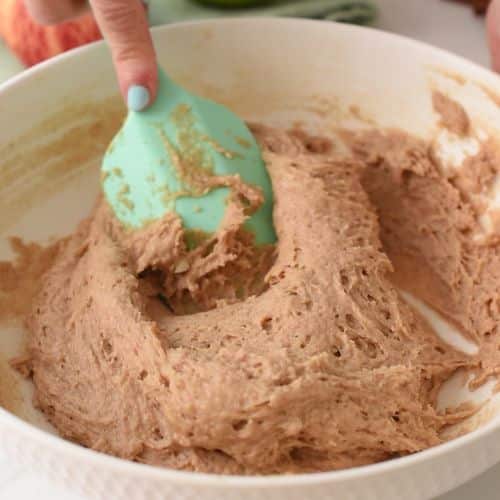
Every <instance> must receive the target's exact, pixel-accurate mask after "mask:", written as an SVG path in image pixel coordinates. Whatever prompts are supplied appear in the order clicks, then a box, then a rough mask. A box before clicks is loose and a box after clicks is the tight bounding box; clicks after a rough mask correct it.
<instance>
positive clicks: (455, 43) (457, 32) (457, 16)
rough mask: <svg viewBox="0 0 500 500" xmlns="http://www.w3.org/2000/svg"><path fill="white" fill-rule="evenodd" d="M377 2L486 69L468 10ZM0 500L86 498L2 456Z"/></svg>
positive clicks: (490, 482)
mask: <svg viewBox="0 0 500 500" xmlns="http://www.w3.org/2000/svg"><path fill="white" fill-rule="evenodd" d="M0 1H2V0H0ZM377 3H378V4H379V5H380V8H381V16H380V18H379V21H378V22H377V26H378V27H379V28H382V29H385V30H388V31H393V32H396V33H401V34H404V35H407V36H410V37H412V38H416V39H419V40H423V41H426V42H428V43H431V44H434V45H437V46H439V47H442V48H444V49H448V50H451V51H453V52H456V53H458V54H460V55H463V56H465V57H467V58H468V59H471V60H473V61H476V62H478V63H479V64H482V65H488V61H489V57H488V52H487V49H486V43H485V32H484V21H483V20H482V19H480V18H476V17H475V16H474V15H473V14H472V13H471V10H470V9H468V8H466V7H464V6H462V5H458V4H457V5H455V4H454V3H453V2H448V1H446V0H377ZM19 67H20V66H19V64H18V63H17V62H16V61H15V59H14V58H13V57H12V56H11V55H10V54H9V53H8V52H7V50H6V49H5V47H3V46H2V44H1V42H0V81H2V80H3V79H5V78H7V77H9V76H11V75H13V74H15V73H16V72H17V71H18V70H19ZM499 492H500V465H498V466H496V467H494V468H493V469H491V470H490V471H488V472H486V473H485V474H483V475H482V476H480V477H479V478H477V479H475V480H474V481H471V482H470V483H468V484H466V485H465V486H463V487H462V488H459V489H458V490H455V491H452V492H450V493H448V494H446V495H444V496H442V497H440V498H439V499H436V500H471V499H478V500H498V498H499V497H500V493H499ZM0 500H91V499H89V498H85V497H82V496H79V495H76V494H74V493H72V492H70V491H66V490H64V489H62V488H61V487H60V486H59V485H57V484H52V483H50V482H48V480H46V479H45V478H43V477H38V476H36V475H33V474H30V473H28V472H25V471H24V470H23V469H20V468H18V467H16V466H14V465H12V464H10V463H9V461H8V457H2V456H0ZM110 500H112V499H110ZM200 500H202V499H200Z"/></svg>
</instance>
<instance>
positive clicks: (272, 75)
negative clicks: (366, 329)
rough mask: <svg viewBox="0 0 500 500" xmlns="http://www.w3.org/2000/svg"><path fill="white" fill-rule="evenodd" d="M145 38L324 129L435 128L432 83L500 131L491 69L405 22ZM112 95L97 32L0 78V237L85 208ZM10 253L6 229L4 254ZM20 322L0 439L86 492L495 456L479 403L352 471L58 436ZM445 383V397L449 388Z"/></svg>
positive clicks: (276, 24)
mask: <svg viewBox="0 0 500 500" xmlns="http://www.w3.org/2000/svg"><path fill="white" fill-rule="evenodd" d="M154 39H155V42H156V45H157V48H158V53H159V57H160V61H161V64H162V65H164V67H165V68H166V69H167V70H168V71H169V72H170V73H171V74H172V75H173V76H174V77H176V78H177V79H178V80H179V81H180V82H182V83H184V84H185V85H187V86H188V87H191V88H192V89H194V90H197V91H199V92H201V93H205V94H208V95H210V96H212V97H214V98H217V99H219V100H220V101H223V102H225V103H226V104H228V105H230V106H232V107H233V109H234V110H235V111H237V112H239V113H240V114H242V115H243V116H245V117H246V118H250V119H252V120H259V121H274V122H282V123H288V124H290V123H291V122H292V121H294V120H302V121H303V122H305V123H307V124H309V126H316V127H320V128H321V129H322V130H323V131H329V130H333V128H334V127H336V126H339V125H342V126H345V125H348V126H354V125H355V126H366V125H367V124H370V123H378V124H380V125H382V126H392V127H400V128H403V129H405V130H407V131H409V132H412V133H416V134H419V135H421V136H424V137H431V136H432V134H434V133H435V132H436V123H437V117H436V115H435V114H434V113H433V110H432V104H431V98H430V96H431V91H432V89H433V88H440V89H442V90H444V91H447V92H451V93H453V95H454V97H456V98H457V99H458V100H459V101H460V102H462V103H463V105H464V107H465V108H466V109H467V111H468V112H469V114H470V115H471V119H472V120H473V121H474V123H480V124H481V127H483V128H484V130H487V131H493V132H495V133H499V134H500V130H498V128H499V127H500V112H499V108H498V104H497V102H500V100H496V98H495V95H494V93H492V92H491V90H489V89H494V88H495V87H498V88H499V89H500V80H499V79H498V78H497V77H496V76H495V75H493V74H492V73H490V72H488V71H486V70H484V69H481V68H479V67H477V66H475V65H473V64H471V63H469V62H467V61H464V60H462V59H460V58H457V57H455V56H453V55H450V54H448V53H445V52H442V51H439V50H437V49H434V48H432V47H429V46H426V45H423V44H420V43H416V42H413V41H410V40H406V39H404V38H401V37H397V36H393V35H389V34H385V33H381V32H377V31H374V30H369V29H362V28H357V27H352V26H344V25H335V24H332V23H324V22H312V21H299V20H277V19H260V20H256V19H255V20H254V19H246V20H226V21H210V22H200V23H188V24H183V25H176V26H169V27H164V28H160V29H156V30H154ZM116 94H117V87H116V84H115V78H114V74H113V70H112V68H111V65H110V59H109V56H108V52H107V50H106V47H105V45H104V44H102V43H98V44H95V45H92V46H89V47H85V48H82V49H79V50H76V51H74V52H72V53H70V54H66V55H63V56H61V57H58V58H56V59H54V60H51V61H49V62H47V63H45V64H42V65H40V66H38V67H36V68H34V69H31V70H30V71H27V72H25V73H23V74H22V75H21V76H19V77H17V78H15V79H13V80H11V81H9V82H7V83H6V84H4V85H3V86H1V87H0V234H1V235H2V236H7V235H9V234H18V235H21V236H23V237H24V238H26V239H27V240H41V241H43V240H46V239H47V238H48V237H49V236H52V235H54V234H64V233H67V232H69V231H70V230H71V229H72V228H74V226H75V224H76V223H77V222H78V221H79V220H80V219H81V218H82V217H83V216H84V215H86V214H87V213H88V211H89V209H90V206H91V204H92V202H93V200H94V198H95V195H96V193H97V190H98V170H97V168H98V165H99V159H100V156H101V154H102V152H103V149H104V147H105V145H106V143H107V141H108V140H109V138H110V137H111V135H112V134H113V132H114V131H115V130H116V127H117V124H118V122H119V119H120V116H121V113H122V112H123V110H122V109H121V104H120V101H119V99H117V97H116ZM495 101H496V102H495ZM354 105H355V106H358V108H359V109H355V108H352V106H354ZM2 239H4V238H2ZM9 255H10V254H9V249H8V245H7V244H6V243H4V242H2V243H1V246H0V257H2V258H3V257H7V256H9ZM22 334H23V332H22V329H21V328H20V327H19V326H18V325H16V324H9V325H5V326H2V329H1V333H0V354H1V356H0V401H1V402H2V405H3V406H4V407H5V408H7V409H8V410H9V411H7V410H3V409H0V449H1V451H2V452H6V453H7V454H8V456H9V457H10V458H11V459H12V461H19V462H21V463H22V464H24V465H25V466H31V467H33V468H35V469H37V470H38V471H45V472H46V473H48V474H50V475H51V476H53V477H55V478H56V479H57V480H59V481H62V482H64V483H65V484H66V485H67V486H68V487H69V488H72V489H73V490H80V491H84V492H87V493H89V494H91V495H93V496H94V497H97V498H103V499H110V498H112V499H116V500H120V499H127V500H135V499H145V500H156V499H169V500H181V499H182V500H187V499H191V500H195V499H206V500H225V499H227V500H239V499H241V500H250V499H259V500H267V499H269V500H270V499H273V500H278V499H279V500H281V499H286V500H293V499H295V500H303V499H308V500H320V499H341V500H351V499H353V500H354V499H374V500H377V499H380V500H391V499H401V498H405V499H407V500H410V499H427V498H431V497H434V496H436V495H438V494H441V493H443V492H445V491H447V490H449V489H451V488H453V487H456V486H458V485H460V484H461V483H463V482H465V481H467V480H469V479H471V478H472V477H474V476H476V475H477V474H479V473H481V472H482V471H484V470H485V469H487V468H488V467H489V466H491V465H493V464H494V463H495V462H496V461H498V460H500V417H497V416H496V414H497V413H500V412H497V410H496V406H495V405H492V404H490V405H488V406H487V407H486V408H485V410H484V411H483V412H481V414H480V415H479V416H476V417H474V419H472V420H471V421H470V422H468V425H470V426H471V428H473V427H480V428H479V429H477V430H473V431H472V432H471V433H470V434H468V435H465V436H463V437H460V438H457V439H455V440H453V441H450V442H448V443H447V444H444V445H442V446H439V447H436V448H434V449H430V450H427V451H424V452H421V453H418V454H415V455H413V456H408V457H405V458H399V459H395V460H392V461H388V462H385V463H380V464H376V465H370V466H366V467H360V468H356V469H352V470H345V471H338V472H328V473H321V474H304V475H298V476H281V477H223V476H216V475H205V474H195V473H186V472H179V471H174V470H163V469H160V468H154V467H149V466H144V465H138V464H135V463H131V462H126V461H122V460H119V459H116V458H113V457H109V456H105V455H102V454H99V453H95V452H93V451H89V450H86V449H84V448H82V447H79V446H77V445H75V444H72V443H69V442H66V441H64V440H62V439H60V438H58V437H57V436H55V435H53V431H52V430H51V429H50V427H49V426H48V425H47V424H46V423H45V422H44V421H43V418H41V416H40V415H38V414H37V413H36V411H35V410H34V409H33V408H32V407H31V403H30V401H31V392H30V391H31V387H30V384H29V383H28V382H24V381H22V380H21V379H20V378H19V377H18V375H17V374H16V373H15V372H13V370H11V369H10V368H9V367H8V364H7V360H8V359H9V358H11V357H12V356H14V355H16V354H18V353H20V352H22V342H23V335H22ZM454 387H455V386H451V388H449V389H448V393H449V394H448V397H451V399H453V398H456V397H458V392H459V391H458V389H454ZM483 392H484V391H483ZM489 417H492V418H489ZM488 420H489V421H488Z"/></svg>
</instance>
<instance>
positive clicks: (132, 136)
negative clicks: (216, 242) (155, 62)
mask: <svg viewBox="0 0 500 500" xmlns="http://www.w3.org/2000/svg"><path fill="white" fill-rule="evenodd" d="M199 169H203V170H202V171H200V170H199ZM200 172H202V173H204V174H205V173H208V174H210V175H215V176H227V175H239V176H240V178H241V180H242V181H243V182H245V183H247V184H249V185H252V186H257V187H259V188H260V189H261V190H262V193H263V196H264V203H263V204H262V205H261V206H260V208H259V209H258V210H257V211H256V212H255V213H253V214H252V215H251V216H250V217H249V219H248V220H247V221H246V223H245V228H246V229H248V230H249V231H251V232H252V233H253V234H254V235H255V242H256V243H257V244H268V243H274V242H275V241H276V235H275V231H274V226H273V220H272V209H273V193H272V187H271V181H270V178H269V174H268V172H267V169H266V166H265V163H264V161H263V159H262V155H261V151H260V148H259V145H258V144H257V142H256V140H255V138H254V137H253V135H252V133H251V132H250V130H249V129H248V127H247V126H246V125H245V123H244V122H243V121H242V120H241V119H240V118H238V117H237V116H236V115H235V114H234V113H232V112H231V111H230V110H229V109H227V108H226V107H224V106H221V105H219V104H216V103H215V102H212V101H210V100H207V99H203V98H201V97H198V96H195V95H193V94H190V93H189V92H187V91H186V90H184V89H183V88H181V87H180V86H179V85H177V84H176V83H174V82H173V81H172V80H171V79H170V78H168V77H167V75H166V74H165V73H164V72H163V71H162V70H160V75H159V91H158V96H157V99H156V101H155V102H154V104H153V105H152V106H151V107H150V108H148V109H147V110H146V111H142V112H133V111H132V112H130V113H129V114H128V116H127V118H126V120H125V123H124V125H123V127H122V128H121V130H120V131H119V133H118V134H117V135H116V137H115V138H114V139H113V141H112V142H111V144H110V146H109V148H108V150H107V152H106V154H105V156H104V160H103V163H102V186H103V190H104V193H105V196H106V199H107V201H108V203H109V204H110V205H111V207H112V209H113V210H114V212H115V214H116V216H117V217H118V219H120V221H121V222H122V223H123V224H124V225H126V226H127V227H129V228H131V229H138V228H141V227H143V226H144V225H146V224H148V223H149V222H151V221H154V220H156V219H159V218H161V217H163V216H164V215H165V214H166V213H167V212H169V211H170V212H175V213H176V214H178V216H179V217H180V218H181V220H182V223H183V226H184V228H185V229H189V230H199V231H203V232H206V233H214V232H216V231H217V229H218V227H219V225H220V223H221V221H222V219H223V216H224V213H225V210H226V206H227V198H228V196H229V195H230V188H228V187H214V188H213V189H209V190H206V192H200V191H199V190H196V189H194V188H193V185H192V183H191V182H190V179H192V178H193V177H196V176H197V174H199V173H200Z"/></svg>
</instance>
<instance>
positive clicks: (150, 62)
mask: <svg viewBox="0 0 500 500" xmlns="http://www.w3.org/2000/svg"><path fill="white" fill-rule="evenodd" d="M90 5H91V6H92V8H93V11H94V15H95V18H96V21H97V24H98V25H99V28H100V29H101V31H102V33H103V36H104V38H105V39H106V40H107V41H108V43H109V45H110V47H111V54H112V57H113V62H114V65H115V68H116V72H117V75H118V82H119V85H120V90H121V93H122V95H123V97H124V98H125V100H126V102H127V105H128V107H129V109H131V110H132V111H141V110H143V109H145V108H146V107H147V106H149V105H150V104H151V103H152V102H153V101H154V99H155V98H156V90H157V85H158V67H157V63H156V55H155V51H154V47H153V42H152V39H151V34H150V32H149V26H148V20H147V17H146V11H145V10H144V7H143V5H142V3H141V0H90Z"/></svg>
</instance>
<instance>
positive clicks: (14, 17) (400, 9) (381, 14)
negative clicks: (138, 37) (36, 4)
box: [0, 0, 489, 81]
mask: <svg viewBox="0 0 500 500" xmlns="http://www.w3.org/2000/svg"><path fill="white" fill-rule="evenodd" d="M488 3H489V1H488V0H417V1H411V0H410V1H406V0H149V1H148V2H146V1H145V2H144V5H145V8H146V9H147V11H148V17H149V21H150V24H151V26H157V25H161V24H168V23H172V22H178V21H185V20H192V19H204V18H213V17H227V16H294V17H305V18H315V19H324V20H326V21H339V22H347V23H355V24H364V25H374V26H376V27H381V28H382V29H387V30H389V31H397V32H402V33H405V34H409V35H410V36H411V35H412V33H417V32H420V31H419V30H424V31H425V33H426V35H428V36H429V37H430V39H429V40H428V41H429V42H431V43H434V44H437V45H441V46H446V45H443V44H442V43H440V42H441V38H444V37H449V36H450V30H449V26H451V25H452V24H453V19H452V18H453V16H457V15H459V16H466V17H464V19H465V18H468V21H469V24H470V26H474V25H475V24H476V25H477V24H480V21H478V18H480V16H481V15H482V14H484V12H485V10H486V7H487V5H488ZM438 4H442V5H438ZM459 4H464V5H461V6H459ZM459 7H460V8H459ZM445 9H446V11H447V12H448V16H451V18H450V19H449V20H448V21H444V22H443V20H442V18H440V17H439V12H444V11H445ZM436 16H437V17H436ZM401 22H402V23H403V25H401V24H400V23H401ZM395 23H397V25H395ZM447 25H448V26H447ZM100 38H101V35H100V32H99V29H98V28H97V25H96V23H95V21H94V19H93V17H92V15H91V14H87V15H84V16H82V17H81V18H78V19H75V20H72V21H70V22H66V23H63V24H61V25H58V26H50V27H44V26H39V25H37V24H36V23H35V22H34V21H33V20H32V19H31V18H30V17H29V15H28V13H27V12H26V9H25V8H24V4H23V0H0V39H2V40H3V42H2V41H0V57H1V59H0V81H1V80H4V79H6V78H7V77H9V76H11V75H12V74H14V73H16V72H17V71H19V70H20V69H21V68H22V66H31V65H34V64H37V63H39V62H41V61H43V60H45V59H48V58H50V57H53V56H55V55H57V54H59V53H61V52H65V51H68V50H71V49H73V48H75V47H78V46H80V45H84V44H87V43H90V42H93V41H95V40H98V39H100ZM461 40H462V42H461V43H460V45H459V46H457V48H456V49H455V50H457V49H458V50H457V51H458V52H459V53H460V54H462V55H465V56H466V57H469V58H474V57H473V56H475V55H476V56H478V54H471V53H470V49H469V48H468V46H467V45H468V44H469V42H468V39H467V37H461ZM457 42H458V40H457ZM475 59H476V60H478V59H477V57H475ZM479 62H484V61H482V60H480V61H479Z"/></svg>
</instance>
